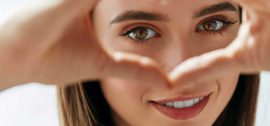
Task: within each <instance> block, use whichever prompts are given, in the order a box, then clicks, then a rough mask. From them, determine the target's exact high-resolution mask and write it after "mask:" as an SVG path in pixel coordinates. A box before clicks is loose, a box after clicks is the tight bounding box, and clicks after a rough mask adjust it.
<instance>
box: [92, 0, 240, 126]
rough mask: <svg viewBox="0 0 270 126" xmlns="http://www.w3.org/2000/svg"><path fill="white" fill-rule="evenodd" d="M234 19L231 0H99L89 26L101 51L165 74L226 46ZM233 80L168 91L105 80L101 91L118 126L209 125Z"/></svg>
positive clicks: (152, 85)
mask: <svg viewBox="0 0 270 126" xmlns="http://www.w3.org/2000/svg"><path fill="white" fill-rule="evenodd" d="M239 17H240V15H239V9H238V5H237V4H236V3H234V2H232V0H188V1H187V0H136V1H131V0H102V1H100V2H99V3H98V5H97V6H96V8H95V10H94V15H93V23H94V28H95V31H96V32H97V36H98V39H99V40H100V42H101V43H102V44H104V45H105V46H108V47H110V48H112V49H114V50H116V51H123V52H130V53H135V54H139V55H143V56H148V57H150V58H152V59H154V60H155V61H156V62H158V63H159V64H160V65H161V66H162V67H163V68H164V70H165V71H166V72H168V73H170V72H171V71H172V70H173V69H174V68H175V67H176V66H177V65H179V64H181V63H182V62H183V61H185V60H186V59H188V58H190V57H194V56H198V55H201V54H203V53H206V52H209V51H212V50H216V49H220V48H224V47H226V46H227V45H228V44H230V43H231V42H232V41H233V39H234V38H235V37H236V35H237V32H238V28H239V26H240V18H239ZM142 74H143V73H142ZM238 78H239V73H231V74H230V75H227V76H224V77H223V78H220V79H218V80H212V81H210V82H201V83H194V84H188V85H186V84H177V85H178V86H176V87H175V88H173V89H168V88H166V87H165V86H164V85H165V84H163V85H162V84H156V83H146V82H143V81H140V80H137V81H134V80H133V81H131V80H125V79H121V78H104V79H103V80H102V81H101V86H102V90H103V92H104V95H105V97H106V99H107V101H108V102H109V104H110V106H111V108H112V111H113V118H114V120H115V122H116V124H117V125H119V126H120V125H121V126H122V125H133V126H157V125H158V126H210V125H212V124H213V122H214V121H215V120H216V118H217V117H218V116H219V114H220V113H221V112H222V110H223V109H224V107H225V106H226V104H227V103H228V101H229V100H230V98H231V96H232V94H233V92H234V90H235V87H236V84H237V81H238ZM194 79H196V78H194Z"/></svg>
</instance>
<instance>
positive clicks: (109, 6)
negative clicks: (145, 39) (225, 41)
mask: <svg viewBox="0 0 270 126" xmlns="http://www.w3.org/2000/svg"><path fill="white" fill-rule="evenodd" d="M222 2H230V3H233V4H235V2H233V0H102V1H101V2H99V3H98V5H97V7H96V9H95V11H99V12H102V13H107V15H109V16H110V17H112V18H113V17H116V16H117V15H119V14H121V13H123V12H125V11H129V10H137V11H147V12H160V13H165V14H167V15H169V16H179V15H182V16H181V17H183V16H188V15H191V14H193V13H195V12H196V11H198V10H200V9H202V8H204V7H207V6H210V5H214V4H218V3H222ZM235 5H236V4H235Z"/></svg>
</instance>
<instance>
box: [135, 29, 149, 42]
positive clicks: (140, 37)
mask: <svg viewBox="0 0 270 126" xmlns="http://www.w3.org/2000/svg"><path fill="white" fill-rule="evenodd" d="M146 36H147V30H146V29H144V28H140V29H138V30H137V32H136V38H137V39H138V40H143V39H144V38H145V37H146Z"/></svg>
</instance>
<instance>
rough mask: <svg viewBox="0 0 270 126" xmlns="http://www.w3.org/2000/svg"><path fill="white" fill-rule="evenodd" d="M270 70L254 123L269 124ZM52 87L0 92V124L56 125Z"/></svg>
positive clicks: (55, 103)
mask: <svg viewBox="0 0 270 126" xmlns="http://www.w3.org/2000/svg"><path fill="white" fill-rule="evenodd" d="M269 83H270V73H263V74H262V83H261V91H260V96H259V105H258V112H257V121H256V126H270V100H269V99H270V84H269ZM55 94H56V90H55V88H54V87H53V86H45V85H40V84H28V85H24V86H20V87H15V88H12V89H9V90H6V91H4V92H2V93H0V126H59V118H58V113H57V100H56V95H55Z"/></svg>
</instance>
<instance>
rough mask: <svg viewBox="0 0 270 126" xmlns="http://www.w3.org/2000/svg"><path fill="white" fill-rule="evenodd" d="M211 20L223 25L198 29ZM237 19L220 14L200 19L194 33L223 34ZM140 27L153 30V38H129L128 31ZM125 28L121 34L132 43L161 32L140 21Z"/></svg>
mask: <svg viewBox="0 0 270 126" xmlns="http://www.w3.org/2000/svg"><path fill="white" fill-rule="evenodd" d="M211 21H219V22H221V23H223V27H222V28H221V29H219V30H216V31H215V30H212V31H207V30H199V29H198V28H199V26H201V25H203V24H205V23H210V22H211ZM237 22H238V21H237V20H236V21H235V20H230V19H228V18H227V17H225V16H222V15H216V16H212V17H208V18H206V19H204V20H202V21H200V22H199V23H198V25H196V29H195V32H196V33H201V34H210V35H215V34H217V33H219V34H220V35H222V34H223V32H224V31H225V30H226V29H227V28H228V27H229V26H231V25H233V24H235V23H237ZM140 28H143V29H147V30H151V31H154V32H155V34H156V35H155V36H154V37H153V38H150V39H147V40H135V39H134V38H131V37H130V36H129V34H130V33H132V32H134V30H138V29H140ZM125 29H127V30H125V31H124V32H123V33H122V34H121V36H123V37H125V38H126V39H127V40H129V41H131V42H132V43H133V44H139V43H141V44H146V43H148V42H149V40H152V39H155V38H157V37H160V36H161V34H160V32H159V30H157V28H155V27H154V26H153V25H151V24H145V23H142V24H133V25H129V26H128V27H126V28H125Z"/></svg>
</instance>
